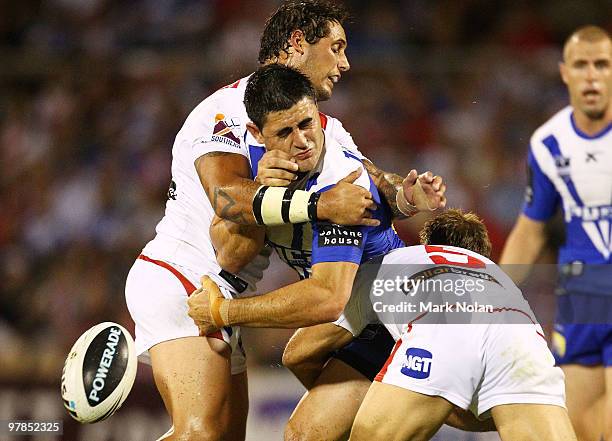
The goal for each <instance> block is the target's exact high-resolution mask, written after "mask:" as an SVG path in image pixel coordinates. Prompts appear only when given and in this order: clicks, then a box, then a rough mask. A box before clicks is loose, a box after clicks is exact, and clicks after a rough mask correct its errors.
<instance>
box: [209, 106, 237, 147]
mask: <svg viewBox="0 0 612 441" xmlns="http://www.w3.org/2000/svg"><path fill="white" fill-rule="evenodd" d="M239 128H240V119H239V118H230V119H229V122H228V120H227V119H226V118H225V115H224V114H222V113H217V114H216V115H215V127H214V128H213V134H212V138H211V141H217V142H222V143H224V144H229V145H231V146H232V147H236V148H239V147H240V139H238V136H240V134H238V136H237V135H236V134H235V133H234V132H235V131H236V130H238V129H239Z"/></svg>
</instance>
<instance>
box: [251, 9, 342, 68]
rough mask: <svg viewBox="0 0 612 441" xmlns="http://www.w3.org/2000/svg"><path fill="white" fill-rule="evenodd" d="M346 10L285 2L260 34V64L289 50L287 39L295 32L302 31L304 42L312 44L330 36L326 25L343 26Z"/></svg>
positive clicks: (269, 19)
mask: <svg viewBox="0 0 612 441" xmlns="http://www.w3.org/2000/svg"><path fill="white" fill-rule="evenodd" d="M348 16H349V15H348V11H347V10H346V9H345V8H344V7H343V6H341V5H339V4H337V3H335V2H333V1H328V0H288V1H285V2H283V4H282V5H281V6H280V7H279V8H278V9H277V10H276V12H274V14H272V16H271V17H270V18H268V21H267V22H266V26H265V28H264V30H263V33H262V34H261V43H260V49H259V62H260V63H261V64H263V63H265V62H266V61H268V60H270V59H271V58H274V57H278V56H279V55H280V53H281V52H285V53H286V52H287V49H289V37H291V33H292V32H293V31H295V30H297V29H300V30H301V31H302V32H304V36H305V38H306V41H307V42H308V43H310V44H315V43H316V42H317V41H319V40H320V39H321V38H324V37H327V36H328V35H329V24H330V23H333V22H336V23H339V24H343V23H344V22H345V21H346V20H347V19H348Z"/></svg>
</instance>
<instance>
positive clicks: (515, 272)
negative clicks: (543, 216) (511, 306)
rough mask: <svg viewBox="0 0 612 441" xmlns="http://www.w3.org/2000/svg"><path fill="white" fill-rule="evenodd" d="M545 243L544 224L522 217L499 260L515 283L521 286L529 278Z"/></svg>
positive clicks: (511, 233)
mask: <svg viewBox="0 0 612 441" xmlns="http://www.w3.org/2000/svg"><path fill="white" fill-rule="evenodd" d="M545 242H546V238H545V236H544V224H543V223H541V222H537V221H533V220H531V219H529V218H527V217H526V216H524V215H520V216H519V219H518V220H517V222H516V225H515V226H514V228H513V229H512V231H511V232H510V234H509V236H508V239H507V240H506V245H505V246H504V249H503V251H502V255H501V258H500V260H499V263H500V265H502V268H503V269H504V271H505V272H506V273H508V275H509V276H510V278H512V280H513V281H514V282H515V283H517V284H519V283H521V282H522V281H524V280H525V279H526V278H527V276H528V275H529V272H530V265H531V264H533V263H534V262H535V261H536V260H537V258H538V256H539V255H540V253H541V252H542V249H543V248H544V245H545Z"/></svg>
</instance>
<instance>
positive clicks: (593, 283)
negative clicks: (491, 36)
mask: <svg viewBox="0 0 612 441" xmlns="http://www.w3.org/2000/svg"><path fill="white" fill-rule="evenodd" d="M611 64H612V43H611V41H610V36H609V35H608V34H607V33H606V32H605V31H604V30H603V29H601V28H599V27H596V26H585V27H582V28H580V29H578V30H577V31H575V32H574V33H573V34H572V35H571V36H570V37H569V39H568V40H567V42H566V43H565V46H564V48H563V62H562V63H560V71H561V77H562V79H563V82H564V83H565V84H566V86H567V88H568V91H569V96H570V105H569V106H568V107H566V108H564V109H563V110H561V111H560V112H558V113H557V114H556V115H555V116H553V117H552V118H551V119H550V120H548V121H547V122H546V123H545V124H544V125H542V126H541V127H540V128H538V129H537V130H536V131H535V132H534V134H533V136H532V138H531V144H530V149H529V158H528V163H529V172H530V177H529V180H530V182H529V186H528V188H527V193H526V202H525V205H524V208H523V212H522V214H521V215H519V217H518V220H517V222H516V224H515V226H514V228H513V230H512V232H511V233H510V236H509V237H508V241H507V243H506V246H505V248H504V251H503V253H502V257H501V261H500V263H502V264H531V263H534V262H535V261H536V259H537V258H538V255H539V253H540V251H541V250H542V248H543V247H544V245H545V240H546V239H545V233H544V226H545V222H546V221H547V220H548V219H550V218H551V217H552V216H553V214H554V213H555V211H556V210H557V208H558V207H559V206H561V207H562V210H563V217H564V220H565V243H564V244H563V246H562V247H561V248H560V250H559V258H558V260H559V264H560V272H561V278H560V283H559V290H558V292H559V294H560V296H559V297H558V308H557V317H556V320H555V321H556V323H555V331H554V333H553V352H554V354H555V358H556V360H557V363H558V364H559V365H561V367H562V368H563V371H564V373H565V377H566V379H565V381H566V393H567V406H568V411H569V414H570V417H571V420H572V424H573V425H574V427H575V429H576V433H577V435H578V439H579V440H580V441H600V439H602V436H603V439H605V440H611V439H612V265H611V263H612V222H611V221H612V101H611V100H610V94H611V92H612V66H611ZM516 274H517V279H521V278H522V276H521V275H518V271H517V272H516ZM515 281H517V282H519V281H520V280H515Z"/></svg>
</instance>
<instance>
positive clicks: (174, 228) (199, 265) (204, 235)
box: [142, 77, 363, 289]
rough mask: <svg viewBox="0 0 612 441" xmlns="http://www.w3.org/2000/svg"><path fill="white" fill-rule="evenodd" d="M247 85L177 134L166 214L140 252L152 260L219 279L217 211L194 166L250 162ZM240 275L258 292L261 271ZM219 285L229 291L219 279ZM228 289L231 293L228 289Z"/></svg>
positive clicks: (334, 124) (345, 136) (332, 135)
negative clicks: (213, 229) (234, 158)
mask: <svg viewBox="0 0 612 441" xmlns="http://www.w3.org/2000/svg"><path fill="white" fill-rule="evenodd" d="M247 80H248V77H245V78H242V79H240V80H238V81H236V82H235V83H233V84H230V85H228V86H226V87H224V88H222V89H219V90H218V91H216V92H215V93H213V94H212V95H210V96H209V97H208V98H206V99H205V100H204V101H202V102H201V103H200V104H199V105H198V106H197V107H196V108H195V109H194V110H193V111H192V112H191V113H190V114H189V116H188V117H187V120H186V121H185V123H184V124H183V127H182V128H181V130H180V131H179V132H178V134H177V135H176V139H175V141H174V145H173V147H172V183H171V185H170V189H169V191H168V200H167V202H166V211H165V214H164V217H163V218H162V220H161V221H160V222H159V223H158V224H157V227H156V229H155V230H156V233H157V234H156V236H155V238H154V239H153V240H152V241H150V242H149V243H148V244H147V245H146V246H145V247H144V249H143V251H142V253H143V254H145V255H147V256H148V257H151V258H153V259H158V260H163V261H165V262H168V263H170V264H175V265H178V266H182V267H185V268H188V269H189V270H191V271H194V272H196V273H197V274H205V273H212V274H217V273H218V272H219V271H220V270H221V268H220V267H219V265H218V263H217V261H216V258H215V252H214V249H213V246H212V243H211V241H210V233H209V228H210V224H211V222H212V218H213V215H214V210H213V208H212V205H211V203H210V201H209V200H208V196H207V195H206V192H205V191H204V188H203V187H202V184H201V183H200V179H199V177H198V174H197V171H196V168H195V165H194V162H195V160H196V159H197V158H199V157H200V156H202V155H205V154H207V153H211V152H227V153H236V154H239V155H243V156H245V157H247V158H248V156H249V154H248V148H247V146H246V144H245V135H246V123H247V122H248V121H249V119H248V116H247V114H246V109H245V107H244V92H245V89H246V85H247ZM326 118H327V120H328V123H327V126H326V128H325V133H326V137H327V138H329V139H336V140H337V141H338V142H339V143H340V144H341V145H343V146H344V147H345V148H347V149H349V150H351V151H352V152H353V153H354V154H355V155H356V156H357V157H359V158H363V156H362V155H361V153H360V152H359V151H358V149H357V146H356V145H355V143H354V142H353V140H352V138H351V136H350V134H349V133H348V132H347V131H346V130H345V129H344V127H343V126H342V124H341V123H340V121H338V120H336V119H335V118H332V117H326ZM266 259H267V257H266ZM254 266H257V267H258V268H261V266H262V263H261V262H255V263H254ZM263 266H264V267H265V266H267V265H263ZM239 276H240V277H241V278H242V279H243V280H245V281H247V282H249V284H250V285H251V288H252V289H254V284H255V283H256V282H257V281H258V280H259V279H260V278H261V270H259V271H257V270H253V265H252V266H251V267H247V268H245V269H244V270H243V271H242V272H241V273H240V274H239ZM215 281H217V282H220V283H222V284H224V285H226V286H227V283H224V282H222V281H221V280H218V279H216V280H215ZM227 288H228V289H232V287H230V286H227Z"/></svg>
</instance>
